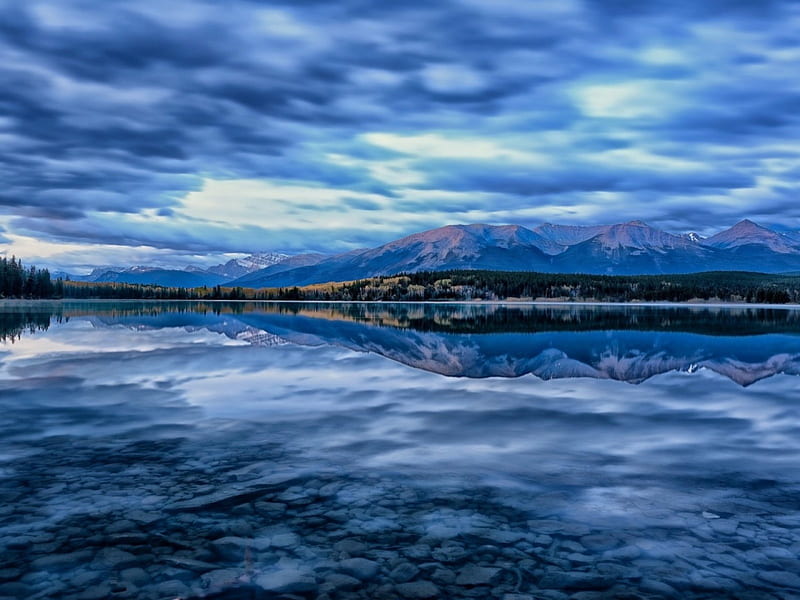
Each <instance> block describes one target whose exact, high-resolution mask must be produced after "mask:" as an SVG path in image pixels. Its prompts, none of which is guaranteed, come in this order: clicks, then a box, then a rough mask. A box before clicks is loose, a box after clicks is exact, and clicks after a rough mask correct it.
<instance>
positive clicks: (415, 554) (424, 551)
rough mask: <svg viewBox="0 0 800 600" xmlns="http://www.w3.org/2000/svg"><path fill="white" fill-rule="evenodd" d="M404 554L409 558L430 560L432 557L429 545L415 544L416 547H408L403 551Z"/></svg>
mask: <svg viewBox="0 0 800 600" xmlns="http://www.w3.org/2000/svg"><path fill="white" fill-rule="evenodd" d="M403 554H405V555H406V556H407V557H408V558H416V559H422V558H428V557H429V556H430V555H431V547H430V546H428V545H427V544H415V545H414V546H408V547H407V548H405V549H404V550H403Z"/></svg>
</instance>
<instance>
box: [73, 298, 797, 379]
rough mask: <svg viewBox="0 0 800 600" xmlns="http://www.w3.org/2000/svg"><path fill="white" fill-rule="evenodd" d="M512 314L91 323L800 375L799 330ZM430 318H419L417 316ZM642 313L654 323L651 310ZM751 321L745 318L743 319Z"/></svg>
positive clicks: (577, 371) (584, 364)
mask: <svg viewBox="0 0 800 600" xmlns="http://www.w3.org/2000/svg"><path fill="white" fill-rule="evenodd" d="M503 312H504V311H496V312H492V309H491V307H489V308H484V307H482V310H481V311H480V312H479V313H477V314H480V315H481V316H482V317H483V321H482V323H483V324H484V325H486V326H487V328H489V329H491V325H492V323H494V322H495V320H497V321H499V323H497V324H501V323H514V324H515V325H517V326H519V327H520V329H521V331H506V330H504V329H502V328H500V329H498V330H497V331H493V332H491V333H488V332H487V333H467V334H465V333H458V332H456V331H450V330H449V329H448V326H452V325H453V323H454V322H457V320H458V318H459V317H458V315H455V314H449V316H450V317H456V321H453V320H450V319H448V318H447V317H448V312H447V311H446V310H443V311H442V313H441V314H438V313H436V312H435V313H432V314H428V313H426V315H427V316H428V317H431V319H432V321H433V322H437V323H440V324H441V325H442V328H441V330H439V331H428V330H424V329H416V328H414V327H408V326H406V327H399V326H397V323H395V322H393V318H396V317H398V316H399V315H392V313H391V312H381V313H378V314H372V315H370V314H369V311H367V313H366V314H362V313H361V312H359V313H358V315H357V318H354V316H352V315H349V314H348V312H347V308H345V307H341V308H333V309H332V308H330V307H325V308H324V309H323V310H320V307H319V306H317V307H310V308H306V309H301V310H299V311H298V312H294V311H283V310H281V309H280V308H279V307H274V306H272V307H270V306H269V305H261V306H259V308H258V309H256V310H245V311H243V312H241V313H234V314H231V313H222V314H212V313H200V312H195V311H192V310H185V311H181V312H164V313H162V314H147V315H135V316H124V315H120V314H118V313H116V314H113V315H107V316H97V317H89V319H90V320H97V321H98V322H99V323H100V324H102V325H106V326H108V325H118V324H122V325H126V326H128V327H133V328H135V329H137V330H141V329H143V328H152V329H165V328H184V329H186V330H198V329H207V330H209V331H214V332H217V333H221V334H224V335H226V336H227V337H229V338H232V339H237V340H241V341H246V342H248V343H250V344H253V345H264V346H276V345H283V344H287V343H291V344H296V345H301V346H338V347H343V348H347V349H349V350H354V351H357V352H370V353H374V354H377V355H380V356H383V357H386V358H388V359H391V360H393V361H396V362H398V363H400V364H404V365H407V366H409V367H412V368H414V369H421V370H425V371H430V372H432V373H438V374H441V375H446V376H449V377H468V378H485V377H521V376H524V375H528V374H531V375H534V376H535V377H538V378H540V379H563V378H574V377H589V378H594V379H613V380H618V381H626V382H629V383H633V384H638V383H642V382H644V381H646V380H648V379H649V378H651V377H653V376H656V375H660V374H663V373H668V372H671V371H683V372H688V373H695V372H697V371H701V370H703V369H706V370H709V371H713V372H715V373H717V374H719V375H722V376H724V377H727V378H729V379H731V380H732V381H734V382H736V383H737V384H739V385H742V386H749V385H751V384H753V383H755V382H757V381H760V380H762V379H764V378H766V377H771V376H773V375H776V374H779V373H783V374H787V375H800V337H798V336H797V335H796V334H794V333H788V332H787V333H780V334H775V333H771V334H766V335H742V334H738V335H718V334H715V335H710V334H707V333H706V334H703V333H693V332H688V331H683V330H682V329H683V328H691V327H696V326H698V325H700V324H702V323H703V322H706V321H707V320H708V319H711V320H713V315H711V314H708V313H706V314H694V313H691V312H684V311H675V310H670V311H668V312H665V313H662V314H661V315H660V317H659V320H662V321H663V320H666V321H671V322H673V327H675V329H674V330H664V329H663V328H662V330H659V331H658V335H653V332H652V331H648V330H647V329H646V328H647V325H646V324H645V323H641V324H638V322H637V320H635V319H633V318H632V317H633V314H631V315H629V316H630V317H631V318H630V319H629V320H628V321H627V323H628V324H627V325H626V328H618V327H619V325H618V327H615V328H612V329H607V328H604V327H602V326H598V325H592V323H591V321H592V312H591V311H588V310H587V311H583V312H580V313H575V312H570V311H568V310H555V311H554V312H553V314H552V316H551V317H550V321H549V322H550V325H548V320H547V319H544V320H542V319H540V318H539V319H538V321H537V325H536V327H535V328H533V329H534V330H532V328H530V327H528V326H526V322H527V321H528V320H530V319H537V316H538V315H541V314H542V312H543V311H541V310H538V309H537V310H535V311H530V312H524V311H514V314H515V318H513V319H508V318H507V317H504V316H503ZM437 315H438V317H439V318H437ZM421 316H422V315H420V314H414V317H415V318H417V319H420V318H421ZM576 316H580V317H581V318H578V319H577V320H574V321H572V322H573V324H579V325H580V327H579V329H578V330H573V331H570V330H559V329H552V324H553V323H559V322H563V323H567V322H569V321H570V319H571V318H574V317H576ZM639 316H641V317H642V318H643V319H644V320H645V321H646V320H647V313H639ZM463 317H464V315H462V316H461V318H463ZM559 317H560V318H559ZM420 320H421V319H420ZM747 321H748V319H747V318H746V317H741V316H740V320H739V322H738V325H739V326H741V325H742V324H744V323H746V322H747ZM619 323H620V322H618V324H619ZM674 324H677V326H676V325H674ZM784 325H785V323H784ZM687 326H688V327H687ZM640 327H641V329H640ZM745 329H746V328H745Z"/></svg>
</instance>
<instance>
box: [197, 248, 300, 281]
mask: <svg viewBox="0 0 800 600" xmlns="http://www.w3.org/2000/svg"><path fill="white" fill-rule="evenodd" d="M288 258H290V256H289V255H288V254H280V253H277V252H268V253H259V254H251V255H250V256H245V257H244V258H234V259H231V260H229V261H228V262H226V263H224V264H221V265H216V266H213V267H209V268H207V269H204V270H205V271H206V272H208V273H213V274H214V275H221V276H223V277H224V278H225V279H228V280H230V279H236V278H237V277H242V276H243V275H247V274H248V273H253V272H255V271H259V270H261V269H265V268H267V267H270V266H272V265H276V264H279V263H281V262H283V261H285V260H286V259H288ZM189 269H190V267H187V270H189Z"/></svg>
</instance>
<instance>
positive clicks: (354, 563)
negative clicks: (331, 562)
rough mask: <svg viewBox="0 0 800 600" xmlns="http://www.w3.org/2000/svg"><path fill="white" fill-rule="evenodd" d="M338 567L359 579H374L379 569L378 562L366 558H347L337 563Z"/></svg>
mask: <svg viewBox="0 0 800 600" xmlns="http://www.w3.org/2000/svg"><path fill="white" fill-rule="evenodd" d="M339 569H340V570H341V571H343V572H344V573H347V574H348V575H352V576H353V577H355V578H356V579H360V580H361V581H368V580H370V579H374V578H375V577H376V576H377V575H378V573H379V572H380V570H381V566H380V564H378V563H377V562H375V561H374V560H369V559H366V558H348V559H346V560H343V561H341V562H340V563H339Z"/></svg>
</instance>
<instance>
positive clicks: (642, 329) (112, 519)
mask: <svg viewBox="0 0 800 600" xmlns="http://www.w3.org/2000/svg"><path fill="white" fill-rule="evenodd" d="M14 310H15V311H16V313H17V314H28V315H33V316H32V317H31V318H29V317H24V318H22V320H20V319H19V317H8V320H7V321H6V320H2V321H0V322H3V323H7V322H8V323H12V324H13V326H14V327H15V328H16V335H15V337H14V343H13V344H12V343H11V342H10V341H9V340H6V341H5V342H4V343H3V344H2V346H0V432H2V433H0V548H2V550H0V552H1V553H2V559H3V560H2V563H3V567H2V568H0V597H2V596H8V597H17V598H28V597H30V598H34V597H39V598H56V597H57V598H75V599H78V598H91V597H95V598H153V599H157V598H176V597H184V598H286V599H288V598H306V599H312V598H329V599H331V600H336V599H338V598H348V599H349V598H362V599H367V598H425V597H431V598H469V597H472V598H505V599H507V600H523V599H529V598H537V599H538V598H552V599H563V598H573V599H574V600H581V599H586V598H622V597H628V598H769V599H781V598H793V597H797V596H798V594H800V581H798V579H797V575H796V573H798V572H800V563H798V560H797V558H796V557H797V556H798V553H800V503H799V502H798V500H797V499H798V497H800V495H798V492H800V403H798V400H800V390H798V380H797V379H796V378H795V377H793V376H788V375H786V374H781V373H780V372H779V371H780V369H774V370H773V371H772V373H776V375H775V376H773V377H770V378H768V379H765V380H761V381H759V382H758V383H757V384H755V385H752V386H749V387H746V388H743V387H741V386H740V385H737V383H734V382H732V381H731V380H730V379H729V378H728V375H729V372H728V371H724V370H722V369H720V371H719V372H715V371H714V370H712V369H711V368H710V367H709V368H705V369H698V368H691V369H690V368H689V367H686V366H684V363H683V362H681V361H679V360H677V359H681V360H683V358H686V357H691V358H692V359H696V360H697V361H698V362H696V363H695V364H697V365H699V364H700V362H699V361H706V365H705V366H708V365H710V364H712V362H713V364H715V365H736V366H737V367H736V368H737V369H738V368H740V365H745V366H746V367H747V368H748V369H751V367H752V365H755V364H760V365H764V364H766V365H767V366H768V367H769V368H772V367H773V366H774V364H776V363H777V359H775V358H774V357H776V356H781V355H782V354H785V355H787V356H795V357H796V354H797V349H796V346H793V345H792V344H794V343H795V340H796V339H797V329H798V322H797V313H796V312H793V311H780V310H776V311H749V310H741V311H724V310H717V309H714V310H688V309H678V310H673V309H669V310H651V309H635V310H634V309H622V308H612V309H601V308H596V309H590V310H584V309H577V308H571V307H569V308H556V307H549V308H545V309H536V308H534V307H519V308H517V307H511V308H503V307H475V306H455V305H448V306H442V307H422V306H411V305H404V306H399V307H391V306H380V305H368V306H365V305H335V306H333V305H321V306H312V305H253V306H245V305H241V304H233V305H225V304H209V305H196V304H188V303H186V304H176V305H167V304H136V303H124V304H106V303H102V304H99V305H96V306H93V305H90V304H83V303H76V304H66V303H65V304H62V305H57V306H56V305H53V306H52V307H49V306H42V305H36V306H35V307H31V306H28V307H27V308H26V309H25V310H23V308H22V307H20V308H15V309H14ZM25 311H27V312H25ZM6 312H7V313H8V312H9V311H6ZM0 314H2V311H0ZM42 315H47V317H46V320H47V322H49V323H50V324H49V327H48V328H46V329H45V328H44V323H43V321H42V319H44V317H43V316H42ZM3 319H6V317H5V316H4V317H3ZM26 319H28V321H30V322H34V323H36V326H35V327H34V332H33V333H31V332H30V327H29V323H28V321H26ZM715 320H716V324H714V323H715ZM719 331H722V332H724V335H715V332H719ZM20 332H21V333H22V335H21V336H19V333H20ZM550 348H554V349H556V350H557V351H559V352H562V353H563V354H566V355H567V357H568V359H569V360H570V361H578V362H581V364H582V365H584V367H583V368H584V369H589V368H591V369H593V370H592V371H591V372H590V373H591V374H592V377H598V375H597V373H608V374H609V375H607V376H606V377H605V378H603V377H600V378H593V379H589V378H586V377H583V376H581V377H578V378H565V379H557V380H555V379H554V380H541V379H537V378H533V377H516V375H520V374H523V373H525V372H532V373H536V374H537V375H540V376H542V377H546V376H547V375H546V373H545V372H544V371H541V370H537V369H541V368H542V365H543V364H546V365H547V368H548V369H550V371H549V372H556V371H557V370H558V369H559V368H560V367H559V363H558V361H557V360H556V361H550V362H546V361H544V362H542V364H538V363H536V364H534V359H536V360H538V357H541V356H542V355H543V354H544V355H545V358H549V357H548V355H547V351H548V349H550ZM609 349H611V350H609ZM353 350H356V352H354V351H353ZM364 351H369V352H370V353H365V352H364ZM609 351H610V352H612V354H611V355H610V356H609V355H603V353H604V352H606V353H607V352H609ZM641 356H645V357H646V358H647V360H646V361H645V360H644V359H640V358H639V357H641ZM384 357H388V358H391V359H393V360H386V359H385V358H384ZM598 357H599V358H598ZM628 358H630V359H631V360H630V362H631V363H634V362H636V361H635V360H633V359H636V360H639V363H637V364H638V365H641V364H648V365H650V364H653V361H657V362H658V361H660V362H658V364H659V365H660V366H659V369H662V368H663V369H664V370H665V371H670V370H671V369H678V370H675V371H671V372H667V373H664V374H662V375H660V376H658V377H651V378H650V379H646V380H645V379H644V378H645V376H649V375H652V371H643V370H641V369H640V368H639V367H638V366H637V367H636V368H633V367H631V366H628V365H627V363H626V365H625V369H623V368H622V367H620V366H616V367H614V368H613V369H611V368H610V367H608V366H607V365H608V364H609V362H610V363H614V364H615V365H619V362H620V359H626V360H627V359H628ZM667 358H669V360H670V361H672V362H669V363H668V364H667V363H666V361H667ZM603 360H605V361H609V362H602V361H603ZM770 361H772V362H770ZM487 363H488V364H487ZM781 364H782V365H783V366H782V367H781V369H783V370H784V371H785V372H792V371H789V370H788V369H787V368H786V365H796V364H797V363H796V360H795V359H791V360H789V359H787V360H786V361H784V362H783V363H781ZM406 365H412V366H414V367H422V368H413V369H410V368H408V367H407V366H406ZM604 369H605V370H604ZM681 369H689V370H688V371H687V370H681ZM431 371H435V372H431ZM440 372H444V373H447V374H449V375H460V376H459V377H441V376H440V375H439V374H438V373H440ZM558 372H559V373H564V372H565V371H558ZM738 372H739V371H737V373H738ZM747 372H748V373H753V372H754V371H752V370H750V371H747ZM793 372H794V373H795V374H796V373H797V371H793ZM543 373H545V374H543ZM573 373H574V371H573ZM720 373H723V374H724V375H725V376H723V375H721V374H720ZM487 374H491V375H501V376H502V377H494V378H486V377H485V376H486V375H487ZM580 374H583V371H581V372H580ZM611 374H615V375H616V374H619V375H618V376H619V378H620V379H626V380H632V381H640V382H641V383H640V385H637V386H631V385H625V384H622V383H619V382H618V381H614V380H613V379H612V378H611ZM762 374H763V372H762ZM463 375H467V376H466V377H463ZM506 375H507V376H506ZM561 376H563V375H561ZM750 381H751V380H750V379H748V380H746V381H744V382H745V383H749V382H750ZM740 383H741V381H740Z"/></svg>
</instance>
